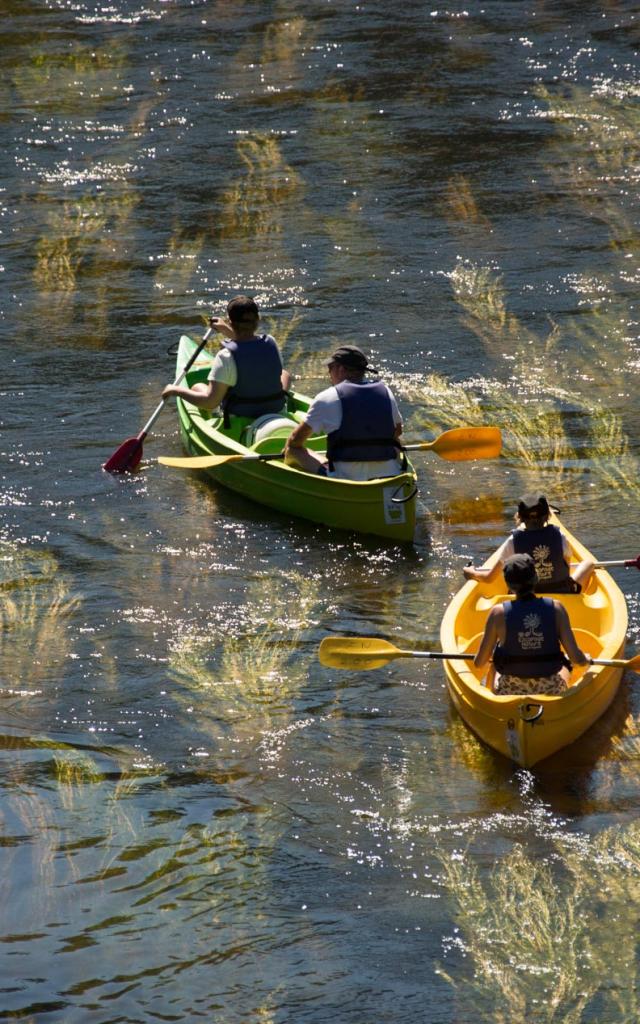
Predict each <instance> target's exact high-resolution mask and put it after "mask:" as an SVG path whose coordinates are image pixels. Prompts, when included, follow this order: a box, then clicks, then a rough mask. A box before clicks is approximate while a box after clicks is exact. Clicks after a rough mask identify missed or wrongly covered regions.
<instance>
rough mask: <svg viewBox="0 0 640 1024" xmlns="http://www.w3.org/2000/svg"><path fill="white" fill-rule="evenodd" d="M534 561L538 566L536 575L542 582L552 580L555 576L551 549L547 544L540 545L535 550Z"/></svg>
mask: <svg viewBox="0 0 640 1024" xmlns="http://www.w3.org/2000/svg"><path fill="white" fill-rule="evenodd" d="M533 560H534V562H535V564H536V575H537V577H538V579H539V580H540V581H542V580H550V579H551V578H552V576H553V563H552V561H551V549H550V548H548V547H547V545H546V544H538V545H537V546H536V547H535V548H534V549H533Z"/></svg>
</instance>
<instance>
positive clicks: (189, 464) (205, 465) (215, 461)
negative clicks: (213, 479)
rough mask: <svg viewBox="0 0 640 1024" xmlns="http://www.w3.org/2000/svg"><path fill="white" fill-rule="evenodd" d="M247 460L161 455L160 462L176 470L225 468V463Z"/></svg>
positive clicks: (239, 456)
mask: <svg viewBox="0 0 640 1024" xmlns="http://www.w3.org/2000/svg"><path fill="white" fill-rule="evenodd" d="M246 458H247V456H246V455H192V456H188V457H186V458H174V457H173V456H172V455H160V456H159V458H158V462H159V463H161V465H163V466H174V467H175V468H176V469H210V468H211V467H212V466H223V465H224V464H225V462H238V461H239V460H241V459H246Z"/></svg>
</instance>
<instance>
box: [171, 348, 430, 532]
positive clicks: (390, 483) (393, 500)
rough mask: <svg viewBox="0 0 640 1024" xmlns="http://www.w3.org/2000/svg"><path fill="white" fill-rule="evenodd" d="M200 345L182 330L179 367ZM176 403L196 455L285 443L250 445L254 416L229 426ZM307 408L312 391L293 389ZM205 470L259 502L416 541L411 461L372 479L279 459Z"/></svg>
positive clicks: (295, 406)
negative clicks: (326, 473) (334, 475)
mask: <svg viewBox="0 0 640 1024" xmlns="http://www.w3.org/2000/svg"><path fill="white" fill-rule="evenodd" d="M195 344H196V343H195V342H193V341H192V340H191V339H190V338H188V337H186V336H184V335H183V337H182V338H181V339H180V346H179V350H178V372H179V371H180V369H181V368H182V367H183V366H184V365H185V363H186V362H187V360H188V359H189V357H190V355H191V354H192V353H193V350H194V348H195ZM211 360H212V356H211V354H210V353H208V352H203V353H202V355H201V356H200V357H199V358H198V360H197V361H196V363H195V365H194V367H193V368H192V370H191V371H190V373H189V374H188V375H187V382H188V383H189V384H190V385H192V384H193V383H195V381H197V380H205V379H206V377H207V374H208V370H209V367H210V365H211ZM177 406H178V416H179V420H180V433H181V435H182V441H183V444H184V446H185V448H186V449H187V451H188V452H189V453H190V454H191V455H210V454H216V455H240V454H247V453H249V452H255V451H260V452H265V451H272V452H273V451H279V450H280V449H281V448H282V447H283V446H284V442H283V439H282V438H272V439H269V440H267V441H263V442H262V444H261V445H259V446H258V447H257V448H256V447H254V448H247V447H246V446H245V445H244V444H242V441H241V437H242V434H243V431H244V428H245V427H246V426H247V425H248V424H249V423H250V422H251V420H249V419H244V418H241V417H232V424H231V427H230V428H229V430H223V425H222V419H221V418H220V417H219V416H212V415H211V414H210V413H208V412H206V411H203V410H201V409H196V407H195V406H193V405H191V404H189V403H188V402H183V401H182V400H180V399H178V401H177ZM308 407H309V399H308V398H305V396H303V395H295V396H294V398H293V399H291V400H290V401H289V415H292V416H295V414H296V413H298V414H302V413H304V412H305V411H306V409H307V408H308ZM295 424H296V420H295V419H292V424H291V428H292V429H293V427H294V426H295ZM285 433H286V431H285ZM312 446H313V447H315V448H316V449H317V450H324V439H322V438H317V439H314V440H313V442H312ZM200 472H206V473H207V475H208V476H210V477H212V479H214V480H215V481H216V482H218V483H221V484H224V486H225V487H229V488H230V489H231V490H233V491H237V492H238V493H239V494H242V495H244V496H245V497H247V498H251V499H252V500H254V501H257V502H259V503H260V504H261V505H268V506H269V508H274V509H277V510H278V511H279V512H285V513H287V514H288V515H292V516H298V517H299V518H300V519H308V520H310V521H311V522H313V523H321V524H323V525H324V526H333V527H338V528H339V529H341V530H350V531H355V532H357V533H365V534H373V535H374V536H377V537H386V538H389V539H391V540H395V541H399V542H404V543H407V542H410V541H412V540H413V535H414V530H415V516H416V488H417V483H416V475H415V472H414V470H413V468H412V467H409V468H408V470H407V472H405V473H401V474H399V475H398V476H395V477H389V478H385V479H381V480H369V481H367V482H366V483H359V482H354V481H349V480H333V479H330V478H328V477H321V476H313V475H311V474H309V473H302V472H300V470H297V469H293V468H292V467H290V466H286V465H285V464H284V462H282V461H280V460H277V461H273V462H257V461H254V462H250V461H248V462H232V463H229V464H227V465H224V466H218V467H216V468H215V469H208V470H204V471H202V470H201V471H200Z"/></svg>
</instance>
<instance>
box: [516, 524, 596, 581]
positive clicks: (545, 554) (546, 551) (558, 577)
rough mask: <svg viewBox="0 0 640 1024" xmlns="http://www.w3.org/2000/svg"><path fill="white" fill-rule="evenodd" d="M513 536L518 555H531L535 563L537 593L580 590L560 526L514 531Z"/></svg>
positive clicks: (548, 525) (549, 525)
mask: <svg viewBox="0 0 640 1024" xmlns="http://www.w3.org/2000/svg"><path fill="white" fill-rule="evenodd" d="M511 537H512V538H513V550H514V551H515V553H516V554H517V555H531V557H532V558H533V561H534V562H535V565H536V575H537V577H538V582H537V583H536V588H535V589H536V593H537V594H549V593H556V594H567V593H569V594H570V593H574V592H575V591H576V590H579V589H580V588H579V586H578V585H577V584H575V583H574V581H573V580H572V579H571V574H570V573H569V566H568V565H567V563H566V562H565V560H564V554H563V551H562V534H561V532H560V530H559V529H558V527H557V526H552V525H551V524H550V523H547V525H546V526H543V527H542V529H541V530H514V531H513V533H512V534H511Z"/></svg>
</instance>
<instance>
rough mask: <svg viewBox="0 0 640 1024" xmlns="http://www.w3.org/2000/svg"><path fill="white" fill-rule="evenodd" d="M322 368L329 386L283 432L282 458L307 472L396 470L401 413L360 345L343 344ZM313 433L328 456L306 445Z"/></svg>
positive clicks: (355, 476) (379, 473) (375, 474)
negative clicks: (320, 437) (319, 436)
mask: <svg viewBox="0 0 640 1024" xmlns="http://www.w3.org/2000/svg"><path fill="white" fill-rule="evenodd" d="M327 369H328V371H329V377H330V379H331V387H329V388H326V389H325V390H324V391H321V392H320V394H318V395H316V397H315V398H314V400H313V402H312V403H311V405H310V407H309V410H308V412H307V413H306V415H305V418H304V421H303V422H302V423H301V424H300V425H299V426H298V427H296V429H295V430H294V431H293V433H291V434H290V435H289V437H288V438H287V443H286V446H285V460H286V462H287V464H288V465H290V466H297V467H299V468H300V469H302V470H304V472H306V473H319V474H321V475H323V476H329V477H337V478H339V479H343V480H374V479H377V478H379V477H387V476H396V475H397V474H398V473H401V472H402V471H403V468H404V465H405V460H404V458H403V456H402V452H401V448H400V440H399V439H400V435H401V434H402V418H401V416H400V413H399V412H398V406H397V404H396V400H395V398H394V397H393V395H392V393H391V391H390V390H389V388H388V387H387V385H386V384H383V383H382V381H381V380H379V379H378V378H374V379H370V378H369V377H368V376H367V371H368V372H369V374H373V373H375V371H374V370H373V367H371V366H370V365H369V362H368V360H367V358H366V356H365V354H364V353H363V352H362V351H361V349H359V348H357V347H356V346H355V345H342V346H341V347H340V348H339V349H337V350H336V351H335V352H334V353H333V355H332V356H331V357H330V359H328V360H327ZM312 434H326V435H327V458H326V460H325V459H321V458H320V457H319V456H318V455H316V454H315V453H314V452H312V451H309V449H308V448H307V447H306V443H307V441H308V440H309V438H310V437H311V436H312Z"/></svg>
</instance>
